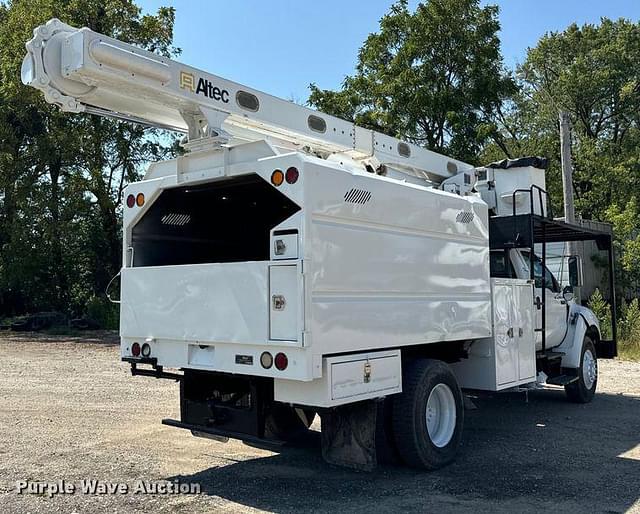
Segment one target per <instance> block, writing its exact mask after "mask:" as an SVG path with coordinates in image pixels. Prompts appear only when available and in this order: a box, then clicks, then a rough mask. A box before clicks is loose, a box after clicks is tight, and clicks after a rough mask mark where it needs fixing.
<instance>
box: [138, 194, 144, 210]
mask: <svg viewBox="0 0 640 514" xmlns="http://www.w3.org/2000/svg"><path fill="white" fill-rule="evenodd" d="M136 205H137V206H138V207H142V206H143V205H144V193H138V194H137V195H136Z"/></svg>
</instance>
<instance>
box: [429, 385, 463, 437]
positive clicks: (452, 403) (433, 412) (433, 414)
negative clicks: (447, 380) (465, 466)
mask: <svg viewBox="0 0 640 514" xmlns="http://www.w3.org/2000/svg"><path fill="white" fill-rule="evenodd" d="M425 419H426V423H427V432H428V433H429V439H431V442H432V443H433V444H434V445H435V446H437V447H438V448H442V447H444V446H446V445H447V444H449V442H450V441H451V439H452V438H453V433H454V432H455V429H456V400H455V398H454V397H453V392H452V391H451V389H450V388H449V386H448V385H446V384H437V385H436V386H435V387H434V388H433V389H432V390H431V393H430V394H429V398H428V399H427V409H426V413H425Z"/></svg>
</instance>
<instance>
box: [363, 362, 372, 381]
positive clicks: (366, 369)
mask: <svg viewBox="0 0 640 514" xmlns="http://www.w3.org/2000/svg"><path fill="white" fill-rule="evenodd" d="M369 382H371V364H370V363H369V361H367V362H365V363H364V383H365V384H368V383H369Z"/></svg>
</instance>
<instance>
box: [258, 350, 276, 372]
mask: <svg viewBox="0 0 640 514" xmlns="http://www.w3.org/2000/svg"><path fill="white" fill-rule="evenodd" d="M260 364H262V367H263V368H264V369H269V368H270V367H271V366H273V356H272V355H271V354H270V353H269V352H263V353H262V355H260Z"/></svg>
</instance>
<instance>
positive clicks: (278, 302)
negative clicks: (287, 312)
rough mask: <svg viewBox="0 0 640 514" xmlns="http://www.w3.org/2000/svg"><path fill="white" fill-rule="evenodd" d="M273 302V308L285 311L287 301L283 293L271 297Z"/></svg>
mask: <svg viewBox="0 0 640 514" xmlns="http://www.w3.org/2000/svg"><path fill="white" fill-rule="evenodd" d="M271 303H272V305H273V310H274V311H283V310H284V306H285V305H286V303H287V302H286V301H285V299H284V296H283V295H281V294H274V295H273V296H272V297H271Z"/></svg>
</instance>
